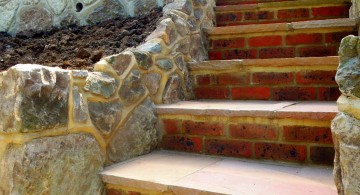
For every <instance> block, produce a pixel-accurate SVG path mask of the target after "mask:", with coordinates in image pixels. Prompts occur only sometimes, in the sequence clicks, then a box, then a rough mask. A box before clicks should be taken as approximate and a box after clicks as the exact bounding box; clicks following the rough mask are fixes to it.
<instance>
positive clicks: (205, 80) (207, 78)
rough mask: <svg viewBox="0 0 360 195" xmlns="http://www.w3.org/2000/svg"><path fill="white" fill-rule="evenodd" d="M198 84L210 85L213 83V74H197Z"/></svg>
mask: <svg viewBox="0 0 360 195" xmlns="http://www.w3.org/2000/svg"><path fill="white" fill-rule="evenodd" d="M196 84H197V85H210V84H211V75H197V76H196Z"/></svg>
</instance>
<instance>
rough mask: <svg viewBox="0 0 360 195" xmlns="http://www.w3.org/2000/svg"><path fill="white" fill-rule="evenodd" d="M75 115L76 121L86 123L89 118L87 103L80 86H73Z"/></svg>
mask: <svg viewBox="0 0 360 195" xmlns="http://www.w3.org/2000/svg"><path fill="white" fill-rule="evenodd" d="M73 101H74V102H73V106H74V107H73V117H74V121H76V122H80V123H84V122H86V120H87V118H88V114H87V110H88V109H87V105H86V104H85V102H84V98H83V95H82V94H81V93H80V91H79V88H78V87H76V86H75V87H74V88H73Z"/></svg>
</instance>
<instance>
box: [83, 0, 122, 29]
mask: <svg viewBox="0 0 360 195" xmlns="http://www.w3.org/2000/svg"><path fill="white" fill-rule="evenodd" d="M102 2H103V4H102V5H101V6H100V7H98V8H96V9H95V10H94V12H93V13H91V14H90V15H89V18H88V19H87V21H88V22H89V23H90V24H96V23H99V22H101V21H105V20H109V19H112V18H116V17H125V13H126V10H125V9H124V7H123V6H122V4H121V3H120V1H117V0H103V1H102Z"/></svg>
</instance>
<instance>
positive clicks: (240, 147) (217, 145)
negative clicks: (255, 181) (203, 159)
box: [205, 139, 252, 158]
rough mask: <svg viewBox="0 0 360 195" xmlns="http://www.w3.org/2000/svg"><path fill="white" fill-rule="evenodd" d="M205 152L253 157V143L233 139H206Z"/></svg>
mask: <svg viewBox="0 0 360 195" xmlns="http://www.w3.org/2000/svg"><path fill="white" fill-rule="evenodd" d="M205 153H206V154H212V155H224V156H233V157H246V158H251V155H252V149H251V143H249V142H242V141H232V140H219V139H209V140H205Z"/></svg>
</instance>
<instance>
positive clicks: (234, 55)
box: [223, 49, 257, 60]
mask: <svg viewBox="0 0 360 195" xmlns="http://www.w3.org/2000/svg"><path fill="white" fill-rule="evenodd" d="M256 53H257V51H256V49H252V50H241V49H236V50H227V51H224V54H223V56H224V59H226V60H230V59H256V58H257V56H256Z"/></svg>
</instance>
